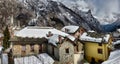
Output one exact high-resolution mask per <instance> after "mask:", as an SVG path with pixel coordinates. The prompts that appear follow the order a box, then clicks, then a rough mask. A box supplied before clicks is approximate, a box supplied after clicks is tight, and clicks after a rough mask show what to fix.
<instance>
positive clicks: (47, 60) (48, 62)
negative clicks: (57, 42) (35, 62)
mask: <svg viewBox="0 0 120 64" xmlns="http://www.w3.org/2000/svg"><path fill="white" fill-rule="evenodd" d="M37 56H38V57H39V59H40V60H42V64H53V63H54V60H53V58H51V57H50V56H49V55H48V54H46V53H42V54H39V55H37Z"/></svg>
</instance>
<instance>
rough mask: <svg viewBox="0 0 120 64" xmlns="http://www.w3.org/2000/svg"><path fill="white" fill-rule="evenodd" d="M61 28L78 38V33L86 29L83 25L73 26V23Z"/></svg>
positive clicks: (80, 33)
mask: <svg viewBox="0 0 120 64" xmlns="http://www.w3.org/2000/svg"><path fill="white" fill-rule="evenodd" d="M61 30H62V31H63V32H65V33H68V34H70V35H72V36H74V37H75V38H79V37H80V35H82V34H83V33H84V32H85V31H86V30H85V29H84V28H83V27H81V26H74V25H70V26H65V27H63V28H62V29H61Z"/></svg>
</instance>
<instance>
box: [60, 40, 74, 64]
mask: <svg viewBox="0 0 120 64" xmlns="http://www.w3.org/2000/svg"><path fill="white" fill-rule="evenodd" d="M66 49H68V50H69V51H67V50H66ZM59 50H60V51H59V54H60V64H73V63H74V46H73V44H71V43H70V42H69V41H65V42H63V44H62V45H61V47H60V49H59ZM66 52H67V53H66Z"/></svg>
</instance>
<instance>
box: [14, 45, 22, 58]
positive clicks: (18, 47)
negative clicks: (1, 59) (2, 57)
mask: <svg viewBox="0 0 120 64" xmlns="http://www.w3.org/2000/svg"><path fill="white" fill-rule="evenodd" d="M21 50H22V47H21V45H14V46H13V48H12V52H13V56H16V55H18V56H21V54H22V52H21Z"/></svg>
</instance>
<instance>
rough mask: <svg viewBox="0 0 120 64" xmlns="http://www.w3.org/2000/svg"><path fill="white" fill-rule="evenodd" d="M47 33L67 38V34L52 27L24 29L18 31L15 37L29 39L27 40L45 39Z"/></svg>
mask: <svg viewBox="0 0 120 64" xmlns="http://www.w3.org/2000/svg"><path fill="white" fill-rule="evenodd" d="M48 32H51V33H52V34H59V35H62V36H67V35H68V34H66V33H64V32H62V31H60V30H57V29H55V28H53V27H37V26H34V27H30V26H28V27H25V28H23V29H22V30H20V31H18V32H17V33H15V36H17V37H29V38H42V37H46V38H47V36H46V34H48Z"/></svg>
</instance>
